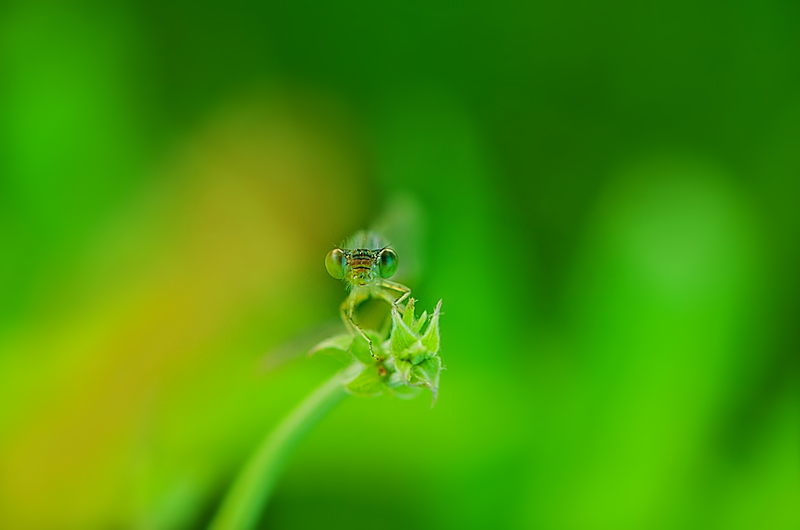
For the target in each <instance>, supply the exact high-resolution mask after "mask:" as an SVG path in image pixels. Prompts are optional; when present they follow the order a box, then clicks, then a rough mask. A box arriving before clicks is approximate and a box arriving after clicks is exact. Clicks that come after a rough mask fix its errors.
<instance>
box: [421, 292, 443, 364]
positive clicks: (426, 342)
mask: <svg viewBox="0 0 800 530" xmlns="http://www.w3.org/2000/svg"><path fill="white" fill-rule="evenodd" d="M441 308H442V301H441V300H439V303H438V304H436V309H434V310H433V316H432V317H431V323H430V325H429V326H428V329H427V330H425V335H423V336H422V345H423V346H424V347H425V349H426V350H428V351H429V352H431V353H433V354H436V353H438V352H439V315H440V310H441Z"/></svg>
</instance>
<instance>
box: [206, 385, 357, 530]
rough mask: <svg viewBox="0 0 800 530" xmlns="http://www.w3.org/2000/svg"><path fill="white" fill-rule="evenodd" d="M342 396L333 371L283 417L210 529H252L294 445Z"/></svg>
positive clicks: (250, 461)
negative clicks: (325, 380) (330, 375)
mask: <svg viewBox="0 0 800 530" xmlns="http://www.w3.org/2000/svg"><path fill="white" fill-rule="evenodd" d="M345 395H346V394H345V391H344V385H343V383H342V373H337V374H336V375H335V376H333V377H332V378H331V379H329V380H328V381H327V382H325V383H324V384H322V385H321V386H320V387H318V388H317V389H316V390H314V392H312V393H311V394H310V395H309V396H308V397H307V398H306V399H305V400H303V401H302V402H301V403H300V404H299V405H298V406H297V407H296V408H295V409H294V410H293V411H292V412H291V413H290V414H289V415H288V416H287V417H286V418H284V420H283V421H282V422H281V423H280V424H279V425H278V426H277V428H276V429H275V430H274V431H272V432H271V433H270V434H269V436H267V438H266V439H264V441H263V442H262V443H261V446H260V447H259V448H258V450H257V451H256V452H255V454H253V456H252V457H251V458H250V460H249V461H248V462H247V465H245V467H244V468H243V469H242V471H241V472H240V473H239V476H238V477H237V478H236V481H235V482H234V484H233V486H232V487H231V488H230V489H229V490H228V494H227V495H226V496H225V499H224V500H223V501H222V506H221V507H220V509H219V511H218V512H217V514H216V516H215V517H214V520H213V521H212V522H211V525H210V528H211V529H212V530H249V529H251V528H254V527H255V525H256V524H257V523H258V519H259V516H260V515H261V512H262V510H263V508H264V506H265V505H266V503H267V500H268V499H269V496H270V494H271V493H272V490H273V489H274V488H275V484H276V483H277V481H278V478H279V477H280V475H281V472H282V471H283V468H284V467H286V463H287V461H288V459H289V457H290V456H291V454H292V452H293V451H294V449H295V447H297V445H298V444H299V443H300V441H301V440H302V439H303V437H304V436H305V435H306V433H307V432H308V431H309V430H311V428H312V427H314V425H316V424H317V423H318V422H319V420H321V419H322V418H323V417H324V416H325V414H326V413H327V412H328V411H329V410H331V409H332V408H333V406H334V405H336V404H337V403H338V402H339V401H340V400H341V399H342V398H343V397H344V396H345Z"/></svg>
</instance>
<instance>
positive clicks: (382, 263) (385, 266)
mask: <svg viewBox="0 0 800 530" xmlns="http://www.w3.org/2000/svg"><path fill="white" fill-rule="evenodd" d="M395 272H397V254H396V253H395V251H394V250H392V249H390V248H385V249H383V250H381V253H380V254H378V274H379V275H380V277H381V278H391V277H392V276H393V275H394V273H395Z"/></svg>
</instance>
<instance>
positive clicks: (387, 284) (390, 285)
mask: <svg viewBox="0 0 800 530" xmlns="http://www.w3.org/2000/svg"><path fill="white" fill-rule="evenodd" d="M381 287H383V288H385V289H391V290H393V291H398V292H400V293H403V294H401V295H400V298H397V299H394V298H391V297H390V296H388V295H386V298H387V300H388V301H389V303H390V304H392V305H395V306H399V305H400V304H401V303H403V302H404V301H405V299H406V298H408V297H409V296H411V289H409V288H408V287H406V286H405V285H403V284H402V283H397V282H392V281H389V280H381ZM384 294H385V293H384Z"/></svg>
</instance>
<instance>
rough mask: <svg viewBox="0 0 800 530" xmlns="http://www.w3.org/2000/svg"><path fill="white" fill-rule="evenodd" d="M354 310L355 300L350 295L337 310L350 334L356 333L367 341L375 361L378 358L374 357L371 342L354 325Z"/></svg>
mask: <svg viewBox="0 0 800 530" xmlns="http://www.w3.org/2000/svg"><path fill="white" fill-rule="evenodd" d="M355 310H356V300H355V297H354V296H352V295H350V296H348V297H347V298H346V299H345V301H344V302H342V305H341V307H340V308H339V311H340V313H341V315H342V320H343V321H344V326H345V327H346V328H347V331H349V332H350V333H351V334H356V333H358V334H359V335H361V336H362V337H364V340H365V341H367V346H369V354H370V355H372V357H373V358H375V359H377V358H378V356H377V355H375V352H374V351H373V350H372V341H371V340H370V338H369V337H367V334H366V333H364V330H362V329H361V328H360V327H358V324H356V322H355V320H353V314H354V313H355Z"/></svg>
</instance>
